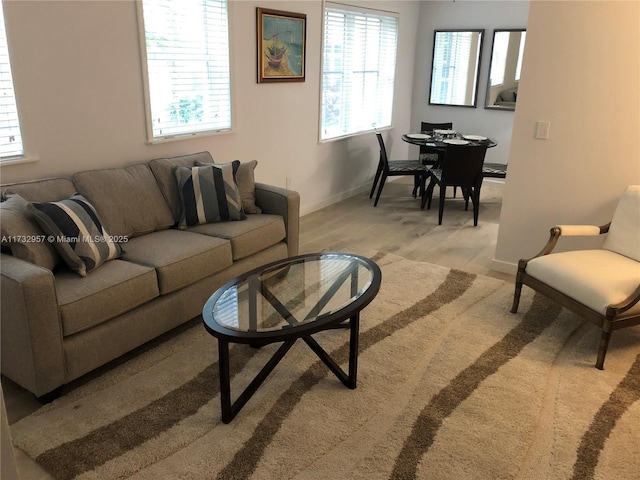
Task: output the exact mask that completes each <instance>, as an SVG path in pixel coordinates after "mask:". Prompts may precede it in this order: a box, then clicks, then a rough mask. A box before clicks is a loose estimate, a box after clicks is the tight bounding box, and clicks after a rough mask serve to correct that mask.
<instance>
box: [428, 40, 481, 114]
mask: <svg viewBox="0 0 640 480" xmlns="http://www.w3.org/2000/svg"><path fill="white" fill-rule="evenodd" d="M451 32H462V33H464V32H469V33H477V34H479V41H478V43H479V45H478V54H477V58H476V75H475V79H474V85H473V86H472V87H469V86H467V95H468V94H469V93H471V94H472V96H473V99H472V102H471V103H468V104H459V103H437V102H433V101H431V95H432V93H433V78H434V66H435V62H436V42H437V39H438V34H439V33H451ZM483 44H484V29H483V28H469V29H444V30H434V32H433V50H432V52H431V79H430V84H429V105H442V106H447V107H467V108H476V107H477V104H478V85H479V83H480V62H481V60H482V45H483Z"/></svg>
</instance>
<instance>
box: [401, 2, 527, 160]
mask: <svg viewBox="0 0 640 480" xmlns="http://www.w3.org/2000/svg"><path fill="white" fill-rule="evenodd" d="M528 10H529V2H527V1H521V0H505V1H477V0H473V1H468V0H467V1H465V0H456V1H455V2H453V1H446V2H445V1H425V2H422V4H421V8H420V29H419V31H418V37H417V42H416V44H417V45H416V65H415V72H414V84H413V109H412V112H411V125H412V128H413V130H414V131H418V129H419V128H420V122H435V123H437V122H449V121H453V126H454V128H455V129H456V130H458V131H459V132H463V133H473V134H481V135H485V136H487V137H491V138H493V139H495V140H497V142H498V146H496V147H494V148H490V149H489V150H488V151H487V157H486V161H487V162H496V163H507V162H508V156H509V146H510V141H511V128H512V125H513V118H514V112H513V111H504V110H486V109H485V108H484V103H485V96H486V91H487V81H488V78H489V63H490V61H491V44H492V42H493V30H494V29H507V28H526V27H527V16H528ZM464 28H469V29H479V28H480V29H484V40H483V46H482V57H481V59H480V80H479V82H478V95H477V107H476V108H468V107H450V106H441V105H429V86H430V83H431V59H432V56H433V32H434V30H443V29H464ZM518 108H520V107H519V106H518ZM413 154H414V155H417V147H416V148H415V150H414V152H413ZM509 168H511V167H509Z"/></svg>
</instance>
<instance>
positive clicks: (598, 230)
mask: <svg viewBox="0 0 640 480" xmlns="http://www.w3.org/2000/svg"><path fill="white" fill-rule="evenodd" d="M610 226H611V222H609V223H606V224H605V225H600V226H597V225H556V226H554V227H552V228H551V230H550V232H549V240H547V244H546V245H545V246H544V248H543V249H542V250H540V251H539V252H538V253H537V254H536V255H534V256H533V257H531V258H523V259H521V260H520V261H519V262H518V271H520V269H524V267H525V266H526V265H527V263H529V262H530V261H531V260H533V259H534V258H538V257H541V256H542V255H548V254H550V253H551V252H552V251H553V249H554V248H555V247H556V244H557V243H558V240H559V239H560V237H561V236H565V237H577V236H582V237H585V236H597V235H602V234H604V233H607V232H608V231H609V227H610Z"/></svg>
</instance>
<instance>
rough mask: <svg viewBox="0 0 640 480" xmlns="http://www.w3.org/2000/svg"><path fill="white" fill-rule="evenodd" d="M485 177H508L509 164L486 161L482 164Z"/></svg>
mask: <svg viewBox="0 0 640 480" xmlns="http://www.w3.org/2000/svg"><path fill="white" fill-rule="evenodd" d="M482 175H484V178H507V165H506V164H504V163H485V164H484V165H483V166H482Z"/></svg>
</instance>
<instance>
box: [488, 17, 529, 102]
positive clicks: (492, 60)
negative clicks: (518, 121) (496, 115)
mask: <svg viewBox="0 0 640 480" xmlns="http://www.w3.org/2000/svg"><path fill="white" fill-rule="evenodd" d="M526 31H527V29H526V28H505V29H496V30H494V31H493V39H492V40H493V41H492V43H491V56H490V57H489V72H488V74H487V92H486V95H485V98H484V108H486V109H488V110H504V111H507V112H513V111H514V110H515V109H516V104H517V97H516V98H515V102H514V104H513V105H496V104H495V103H491V104H490V103H489V101H490V100H491V70H492V69H493V67H494V65H495V61H496V59H495V58H494V54H495V53H496V52H495V45H496V35H497V34H498V33H510V34H511V33H526ZM525 44H526V39H525ZM518 60H520V55H518V57H517V58H516V64H517V62H518ZM505 65H506V59H505ZM514 68H515V66H514ZM518 81H519V80H518Z"/></svg>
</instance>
